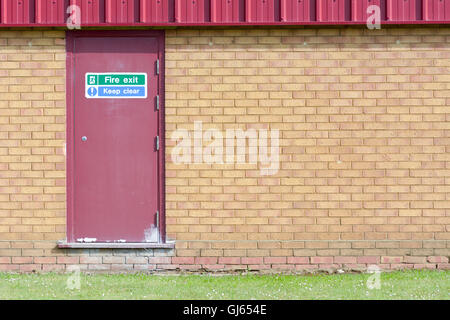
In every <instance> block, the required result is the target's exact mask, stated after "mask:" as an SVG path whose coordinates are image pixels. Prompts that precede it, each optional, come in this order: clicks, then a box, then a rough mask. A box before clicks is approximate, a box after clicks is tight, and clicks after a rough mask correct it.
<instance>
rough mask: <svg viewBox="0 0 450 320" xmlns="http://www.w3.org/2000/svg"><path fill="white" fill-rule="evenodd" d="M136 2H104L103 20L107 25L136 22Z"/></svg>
mask: <svg viewBox="0 0 450 320" xmlns="http://www.w3.org/2000/svg"><path fill="white" fill-rule="evenodd" d="M137 9H139V8H138V5H137V1H136V0H106V3H105V11H106V14H105V19H106V22H107V23H134V22H137V21H138V12H137Z"/></svg>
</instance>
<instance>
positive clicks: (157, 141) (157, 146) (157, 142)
mask: <svg viewBox="0 0 450 320" xmlns="http://www.w3.org/2000/svg"><path fill="white" fill-rule="evenodd" d="M158 150H159V136H156V151H158Z"/></svg>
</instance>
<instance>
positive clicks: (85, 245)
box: [57, 240, 175, 249]
mask: <svg viewBox="0 0 450 320" xmlns="http://www.w3.org/2000/svg"><path fill="white" fill-rule="evenodd" d="M57 245H58V248H61V249H65V248H71V249H173V248H175V242H167V243H157V242H148V243H147V242H128V243H127V242H66V241H65V240H61V241H58V242H57Z"/></svg>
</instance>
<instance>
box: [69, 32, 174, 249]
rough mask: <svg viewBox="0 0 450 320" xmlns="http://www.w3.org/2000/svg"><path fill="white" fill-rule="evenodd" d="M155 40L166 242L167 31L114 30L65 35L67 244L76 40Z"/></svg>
mask: <svg viewBox="0 0 450 320" xmlns="http://www.w3.org/2000/svg"><path fill="white" fill-rule="evenodd" d="M131 36H132V37H143V38H144V37H153V38H155V39H157V41H158V59H159V78H158V79H159V80H158V81H159V83H158V94H159V97H160V109H159V119H158V123H159V125H158V135H159V137H160V149H159V154H158V162H159V163H158V168H159V172H160V174H159V179H158V183H159V186H158V187H159V190H158V193H159V194H158V201H159V204H158V207H159V212H160V215H159V232H160V235H161V237H160V239H161V242H162V243H165V242H166V219H165V216H166V215H165V127H164V124H165V120H164V105H165V99H164V98H165V97H164V92H165V91H164V70H165V63H164V52H165V50H164V49H165V41H164V40H165V32H164V30H117V31H116V30H111V31H103V30H102V31H97V30H92V31H91V30H88V31H67V32H66V104H67V107H66V130H67V131H66V172H67V174H66V175H67V177H66V180H67V187H66V189H67V228H66V230H67V241H68V242H74V239H71V237H73V234H74V230H73V227H74V214H75V212H74V129H75V126H74V105H75V103H74V74H73V66H74V54H73V48H74V40H75V38H77V37H131Z"/></svg>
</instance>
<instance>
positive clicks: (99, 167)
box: [67, 32, 163, 243]
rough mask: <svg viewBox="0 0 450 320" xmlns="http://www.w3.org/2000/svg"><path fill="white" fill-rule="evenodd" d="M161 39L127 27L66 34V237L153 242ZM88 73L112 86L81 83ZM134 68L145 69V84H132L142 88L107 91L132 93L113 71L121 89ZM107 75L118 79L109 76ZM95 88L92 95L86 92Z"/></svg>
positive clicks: (156, 236) (157, 193)
mask: <svg viewBox="0 0 450 320" xmlns="http://www.w3.org/2000/svg"><path fill="white" fill-rule="evenodd" d="M83 35H85V36H83ZM162 45H163V44H161V37H160V36H155V35H148V36H145V34H144V35H143V34H142V33H140V34H135V33H133V32H129V33H123V32H122V33H120V34H117V36H114V33H111V32H110V33H107V32H105V33H104V34H102V33H99V32H97V33H76V32H73V33H71V34H70V35H69V36H68V70H67V74H68V78H69V79H68V84H69V86H70V88H68V89H69V90H68V92H69V94H68V100H69V101H68V105H69V106H70V105H71V106H70V109H71V110H70V112H69V116H68V122H69V121H70V122H69V123H68V154H67V156H68V206H69V208H68V241H69V242H119V243H124V242H133V243H135V242H159V241H161V234H160V230H159V227H160V225H159V224H160V223H159V212H160V206H161V203H160V191H161V190H160V179H161V174H162V172H161V166H160V157H159V154H160V149H159V148H158V145H159V143H158V141H159V136H160V130H161V128H160V125H159V121H160V116H159V113H160V108H159V105H157V104H158V101H159V94H160V92H159V90H160V84H161V81H160V79H159V77H160V76H159V59H161V52H162V48H161V47H162ZM69 68H70V70H69ZM70 72H71V73H70ZM93 74H94V75H95V74H100V75H99V77H100V78H97V80H98V81H99V82H102V81H105V79H106V80H107V81H110V82H112V83H113V84H114V85H117V87H111V86H110V87H107V88H108V90H106V89H105V88H106V87H105V88H102V87H96V88H95V89H96V90H94V89H92V88H90V87H88V86H87V84H88V79H87V77H88V76H89V75H93ZM102 74H109V75H111V76H110V77H109V78H107V77H103V78H101V77H102ZM134 74H139V75H141V76H142V75H143V74H145V75H146V83H145V84H144V83H143V82H141V83H139V84H140V85H141V87H140V88H141V89H142V88H143V87H142V85H144V86H146V88H145V90H146V93H145V95H144V94H137V95H136V96H127V95H121V96H116V95H115V92H116V91H114V90H115V89H117V90H119V91H120V90H122V92H132V91H126V90H123V88H125V87H120V83H119V82H120V81H125V82H127V80H124V78H123V77H121V76H122V75H128V76H129V79H130V80H128V81H129V82H127V83H128V85H127V88H128V89H130V88H132V89H133V88H135V87H130V85H129V84H130V83H132V80H133V79H134V78H136V79H138V77H134V76H133V75H134ZM115 76H116V77H117V79H122V80H120V81H119V80H117V82H115V81H112V80H111V78H112V79H113V80H114V79H115V78H114V77H115ZM101 79H103V80H101ZM141 79H144V77H143V76H142V78H141ZM142 81H143V80H142ZM97 90H98V96H97V95H94V94H92V98H90V96H91V93H92V92H95V93H96V94H97ZM101 91H104V92H105V95H103V96H102V97H101V98H100V95H101V93H100V92H101ZM141 92H142V91H141ZM111 93H112V94H111Z"/></svg>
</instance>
